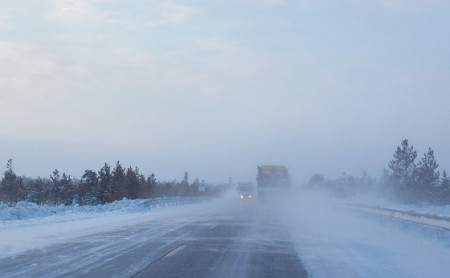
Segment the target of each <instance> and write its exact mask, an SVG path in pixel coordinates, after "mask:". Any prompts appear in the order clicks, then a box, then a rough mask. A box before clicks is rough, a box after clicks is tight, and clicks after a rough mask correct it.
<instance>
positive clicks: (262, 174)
mask: <svg viewBox="0 0 450 278" xmlns="http://www.w3.org/2000/svg"><path fill="white" fill-rule="evenodd" d="M256 180H257V181H258V198H260V199H266V198H267V197H269V196H270V195H271V194H275V192H274V191H276V192H278V191H279V190H280V189H283V188H289V187H290V186H291V178H290V176H289V172H288V168H286V167H284V166H279V165H261V166H258V175H257V177H256Z"/></svg>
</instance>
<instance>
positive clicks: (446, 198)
mask: <svg viewBox="0 0 450 278" xmlns="http://www.w3.org/2000/svg"><path fill="white" fill-rule="evenodd" d="M438 192H439V193H438V194H439V197H438V200H439V202H440V203H441V204H445V205H448V204H450V179H449V178H448V176H447V172H446V171H445V170H444V172H443V173H442V179H441V181H440V184H439V190H438Z"/></svg>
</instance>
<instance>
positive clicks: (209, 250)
mask: <svg viewBox="0 0 450 278" xmlns="http://www.w3.org/2000/svg"><path fill="white" fill-rule="evenodd" d="M0 277H5V278H7V277H21V278H25V277H96V278H99V277H133V278H134V277H135V278H143V277H165V278H166V277H196V278H197V277H233V278H237V277H272V278H273V277H308V275H307V273H306V271H305V270H304V268H303V266H302V263H301V261H300V259H299V258H298V256H297V253H296V251H295V250H294V247H293V243H292V242H291V241H290V238H289V235H288V233H287V232H286V230H285V229H284V228H283V225H282V224H281V223H280V221H279V219H278V217H277V215H276V214H275V213H273V212H272V210H270V209H267V208H262V207H260V206H259V205H257V204H256V203H250V202H241V203H238V202H237V203H236V204H235V205H234V206H228V207H223V208H222V209H219V210H218V209H215V210H213V212H208V211H205V212H202V213H198V215H179V216H177V217H172V218H170V219H164V220H158V221H152V220H149V221H148V223H145V224H140V225H135V226H132V227H127V228H126V229H121V230H115V231H110V232H105V233H99V234H92V235H89V236H85V237H81V238H77V239H76V240H73V241H70V242H66V243H64V244H58V245H53V246H49V247H47V248H45V249H39V250H34V251H31V252H30V251H29V252H25V253H23V254H20V255H17V256H15V257H10V258H4V259H0Z"/></svg>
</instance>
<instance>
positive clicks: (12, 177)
mask: <svg viewBox="0 0 450 278" xmlns="http://www.w3.org/2000/svg"><path fill="white" fill-rule="evenodd" d="M24 199H25V186H24V184H23V179H22V178H21V177H18V176H17V175H16V173H14V171H13V168H12V159H9V160H8V163H7V164H6V171H5V172H4V174H3V178H2V181H1V184H0V201H3V202H6V203H7V204H9V205H13V204H15V203H17V202H18V201H21V200H24Z"/></svg>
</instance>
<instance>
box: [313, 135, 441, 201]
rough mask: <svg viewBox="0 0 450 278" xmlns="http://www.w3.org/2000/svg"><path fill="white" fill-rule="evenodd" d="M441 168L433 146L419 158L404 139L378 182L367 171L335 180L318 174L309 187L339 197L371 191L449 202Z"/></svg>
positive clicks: (394, 197)
mask: <svg viewBox="0 0 450 278" xmlns="http://www.w3.org/2000/svg"><path fill="white" fill-rule="evenodd" d="M438 168H439V164H438V163H437V161H436V159H435V156H434V151H433V149H431V148H428V151H427V152H426V153H424V155H423V157H422V158H421V159H420V160H419V161H417V151H416V150H414V147H413V146H412V145H410V144H409V142H408V140H407V139H405V140H403V141H402V142H401V144H400V146H398V147H397V149H396V150H395V152H394V155H393V158H392V159H391V160H390V161H389V163H388V168H387V169H385V170H384V171H383V175H382V177H381V178H380V179H379V180H378V181H377V180H376V179H374V178H371V177H369V176H368V175H367V174H366V173H364V174H363V175H362V176H361V177H353V176H351V175H347V174H345V173H344V174H343V175H342V176H341V177H340V178H339V179H336V180H328V179H325V177H324V176H323V175H320V174H315V175H313V176H312V177H311V179H310V181H309V183H308V186H309V187H311V188H322V189H326V190H328V191H331V192H333V193H334V194H335V195H336V196H339V197H347V196H351V195H354V194H358V193H368V194H376V195H381V196H384V197H389V198H392V199H394V200H396V201H400V202H403V203H409V204H421V203H430V204H435V205H450V179H449V177H448V176H447V172H446V171H445V170H444V171H443V172H442V175H441V173H440V171H439V170H438Z"/></svg>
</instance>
